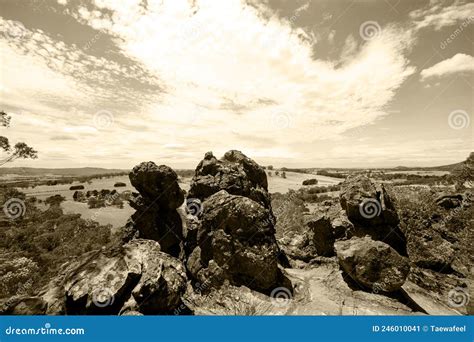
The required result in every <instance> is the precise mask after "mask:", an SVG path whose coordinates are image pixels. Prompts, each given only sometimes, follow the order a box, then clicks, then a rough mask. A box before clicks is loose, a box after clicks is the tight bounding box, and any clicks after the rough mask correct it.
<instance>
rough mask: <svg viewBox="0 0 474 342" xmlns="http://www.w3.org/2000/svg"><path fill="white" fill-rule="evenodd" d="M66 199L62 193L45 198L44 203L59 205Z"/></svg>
mask: <svg viewBox="0 0 474 342" xmlns="http://www.w3.org/2000/svg"><path fill="white" fill-rule="evenodd" d="M65 200H66V197H64V196H61V195H54V196H50V197H48V198H46V199H45V201H44V203H45V204H49V205H50V206H51V207H53V206H59V205H60V204H61V203H62V202H64V201H65Z"/></svg>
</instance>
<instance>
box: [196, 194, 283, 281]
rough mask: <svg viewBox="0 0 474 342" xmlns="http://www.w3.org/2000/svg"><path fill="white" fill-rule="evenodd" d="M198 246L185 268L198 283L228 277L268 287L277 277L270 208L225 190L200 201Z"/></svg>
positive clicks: (273, 231) (275, 244) (278, 278)
mask: <svg viewBox="0 0 474 342" xmlns="http://www.w3.org/2000/svg"><path fill="white" fill-rule="evenodd" d="M203 207H204V211H203V214H202V220H201V225H200V227H199V231H198V237H197V243H198V246H197V247H196V248H195V249H194V250H193V252H192V253H191V255H190V256H189V258H188V262H187V268H188V271H189V272H190V273H191V274H192V275H193V276H194V278H195V279H197V280H198V281H199V282H200V283H204V282H209V281H211V282H215V283H219V282H222V281H224V280H226V279H227V280H229V281H231V282H232V283H234V284H239V285H246V286H248V287H250V288H254V289H258V290H269V289H272V288H273V287H275V286H276V284H278V282H279V281H280V280H281V273H280V272H279V269H278V258H279V253H280V250H279V247H278V245H277V243H276V239H275V235H274V234H275V229H274V225H273V223H272V221H271V220H270V219H269V218H270V210H269V209H266V208H265V207H264V206H262V205H261V204H259V203H257V202H255V201H253V200H251V199H250V198H247V197H243V196H236V195H231V194H229V193H228V192H227V191H225V190H221V191H219V192H218V193H216V194H214V195H212V196H210V197H209V198H208V199H207V200H205V202H204V203H203Z"/></svg>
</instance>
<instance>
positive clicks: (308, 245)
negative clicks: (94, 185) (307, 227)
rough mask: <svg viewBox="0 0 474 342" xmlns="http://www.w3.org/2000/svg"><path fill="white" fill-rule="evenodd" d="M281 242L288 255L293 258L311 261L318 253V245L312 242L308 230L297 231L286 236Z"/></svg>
mask: <svg viewBox="0 0 474 342" xmlns="http://www.w3.org/2000/svg"><path fill="white" fill-rule="evenodd" d="M279 242H280V244H281V246H282V249H283V250H284V251H285V253H286V255H288V256H289V257H290V258H291V259H296V260H302V261H304V262H309V261H311V259H313V258H315V257H316V256H317V255H318V251H317V250H316V246H314V244H312V242H311V238H310V234H309V233H308V232H301V233H295V234H293V235H292V236H286V237H285V238H283V239H281V240H280V241H279Z"/></svg>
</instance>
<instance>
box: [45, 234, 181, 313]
mask: <svg viewBox="0 0 474 342" xmlns="http://www.w3.org/2000/svg"><path fill="white" fill-rule="evenodd" d="M186 281H187V278H186V271H185V268H184V265H183V264H182V263H181V262H180V261H179V260H178V259H176V258H174V257H172V256H170V255H168V254H166V253H163V252H161V251H160V245H159V244H158V242H156V241H152V240H143V239H136V240H133V241H131V242H129V243H127V244H126V245H124V246H123V247H121V248H119V249H116V250H102V251H98V252H97V251H95V252H89V253H86V254H84V255H83V256H81V257H80V258H79V259H78V260H75V261H73V262H72V263H71V264H69V265H67V267H66V269H65V270H64V272H63V275H62V276H59V277H58V278H57V279H53V281H52V282H51V284H50V286H49V288H48V289H47V291H46V292H45V293H44V294H43V296H42V298H43V299H44V300H45V301H46V302H47V303H48V309H47V314H69V315H70V314H72V315H77V314H87V315H102V314H105V315H116V314H119V313H122V312H127V311H137V312H140V313H141V314H165V313H169V312H171V311H172V310H174V309H175V308H176V307H177V306H179V305H180V303H181V299H180V298H181V295H182V294H183V293H184V291H185V290H186Z"/></svg>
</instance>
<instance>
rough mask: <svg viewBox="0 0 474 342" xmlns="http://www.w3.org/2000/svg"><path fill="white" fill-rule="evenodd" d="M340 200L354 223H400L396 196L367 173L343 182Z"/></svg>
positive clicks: (392, 224) (371, 224)
mask: <svg viewBox="0 0 474 342" xmlns="http://www.w3.org/2000/svg"><path fill="white" fill-rule="evenodd" d="M340 201H341V207H342V208H343V209H344V210H345V211H346V213H347V217H348V218H349V219H350V220H351V222H353V223H359V224H362V225H366V226H378V225H390V226H395V225H397V224H398V223H399V219H398V215H397V211H396V209H395V204H394V196H393V195H392V194H391V193H390V192H389V190H388V189H386V188H385V186H384V185H383V184H374V183H373V182H372V181H371V180H370V179H369V178H368V177H367V176H365V175H357V176H353V177H349V178H348V179H347V180H346V181H345V182H343V183H342V185H341V194H340Z"/></svg>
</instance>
